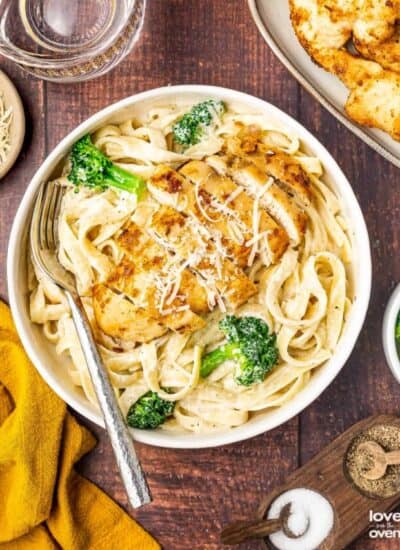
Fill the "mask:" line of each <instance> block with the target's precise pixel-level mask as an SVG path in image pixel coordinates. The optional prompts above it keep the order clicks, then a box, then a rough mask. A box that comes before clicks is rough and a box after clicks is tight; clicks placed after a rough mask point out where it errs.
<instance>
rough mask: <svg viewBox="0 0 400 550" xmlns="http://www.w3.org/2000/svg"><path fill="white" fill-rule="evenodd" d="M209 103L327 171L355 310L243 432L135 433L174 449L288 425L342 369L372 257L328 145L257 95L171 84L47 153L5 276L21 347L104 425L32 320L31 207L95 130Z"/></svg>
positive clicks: (101, 117) (94, 120)
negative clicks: (347, 249) (248, 116)
mask: <svg viewBox="0 0 400 550" xmlns="http://www.w3.org/2000/svg"><path fill="white" fill-rule="evenodd" d="M210 97H214V98H217V99H221V100H223V101H226V102H228V103H231V104H233V105H235V106H237V107H239V108H243V109H246V110H249V111H252V112H256V113H263V114H264V115H267V116H268V117H270V119H271V122H275V123H277V124H280V125H283V126H284V127H286V128H287V129H288V130H289V131H291V132H293V133H294V134H296V135H297V136H298V137H299V138H300V139H301V141H302V146H303V149H304V150H305V151H307V152H309V153H310V154H313V155H315V156H316V157H318V158H319V159H320V160H321V161H322V164H323V166H324V170H325V175H324V179H325V181H326V182H327V183H328V184H329V185H330V186H331V187H332V188H333V189H334V190H335V191H336V193H337V195H338V196H339V198H340V201H341V203H342V210H343V214H344V216H345V218H346V220H347V223H348V226H349V228H350V231H349V232H350V236H351V239H352V241H353V251H354V261H353V268H352V273H351V274H350V275H351V279H352V284H353V289H354V296H355V300H354V304H353V306H352V308H351V311H350V314H349V319H348V322H347V324H346V327H345V330H344V333H343V335H342V337H341V339H340V342H339V343H338V346H337V348H336V350H335V353H334V355H333V357H332V358H331V359H330V360H329V361H327V362H326V363H325V364H324V365H323V366H322V367H320V368H319V369H318V370H316V371H315V372H314V374H313V376H312V378H311V380H310V382H309V383H308V384H307V386H306V387H305V388H304V389H303V390H302V391H300V392H299V393H298V394H297V395H296V396H295V397H294V398H293V399H291V400H290V401H288V402H287V403H285V404H283V405H282V406H281V407H279V408H276V409H272V410H269V411H266V412H263V413H258V414H257V415H254V416H253V417H252V418H251V419H250V421H249V422H247V423H246V424H244V425H243V426H239V427H237V428H234V429H229V430H226V431H223V432H213V433H209V434H194V433H184V434H182V433H181V434H178V433H171V432H169V431H163V430H154V431H142V430H133V436H134V437H135V439H136V440H137V441H141V442H143V443H148V444H151V445H157V446H160V447H175V448H202V447H214V446H218V445H224V444H227V443H234V442H236V441H241V440H243V439H248V438H250V437H253V436H255V435H258V434H260V433H263V432H266V431H268V430H272V429H273V428H275V427H277V426H279V425H280V424H283V423H284V422H286V421H288V420H290V419H291V418H293V417H294V416H295V415H297V414H299V413H300V412H301V411H302V410H303V409H304V408H305V407H307V406H308V405H310V403H312V402H313V401H314V400H315V399H316V398H317V397H318V396H319V395H320V394H321V392H323V390H324V389H325V388H326V387H327V386H328V385H329V384H330V383H331V382H332V380H333V379H334V378H335V376H336V375H337V374H338V373H339V371H340V369H341V368H342V367H343V365H344V364H345V363H346V361H347V359H348V357H349V355H350V353H351V351H352V349H353V347H354V345H355V343H356V340H357V337H358V335H359V333H360V330H361V327H362V325H363V322H364V318H365V315H366V312H367V308H368V302H369V298H370V292H371V255H370V246H369V239H368V233H367V229H366V225H365V221H364V218H363V215H362V213H361V210H360V207H359V205H358V202H357V199H356V197H355V195H354V192H353V190H352V188H351V185H350V184H349V182H348V181H347V179H346V177H345V176H344V174H343V172H342V171H341V169H340V168H339V166H338V165H337V163H336V162H335V160H334V159H333V158H332V156H331V155H330V154H329V153H328V151H327V150H326V149H325V147H324V146H323V145H322V144H321V143H320V142H319V141H318V140H317V139H316V138H315V137H313V136H312V135H311V134H310V132H308V131H307V130H306V129H305V128H304V127H303V126H301V124H299V123H298V122H296V121H295V120H294V119H293V118H291V117H290V116H288V115H286V114H285V113H283V112H282V111H280V110H279V109H277V108H276V107H274V106H273V105H271V104H270V103H267V102H265V101H263V100H261V99H258V98H256V97H253V96H250V95H247V94H244V93H241V92H237V91H234V90H229V89H226V88H219V87H215V86H170V87H166V88H159V89H156V90H150V91H148V92H144V93H141V94H137V95H134V96H132V97H128V98H126V99H124V100H122V101H119V102H118V103H115V104H113V105H111V106H109V107H107V108H106V109H103V110H102V111H99V112H98V113H96V114H95V115H93V116H92V117H90V118H89V119H88V120H86V121H85V122H83V123H82V124H80V125H79V126H78V127H77V128H76V129H75V130H73V131H72V132H71V133H70V134H68V135H67V136H66V137H65V138H64V139H63V140H62V141H61V142H60V143H59V144H58V145H57V147H56V148H55V149H54V150H53V151H52V153H50V155H49V156H48V157H47V159H46V160H45V161H44V163H43V164H42V165H41V167H40V168H39V170H38V171H37V172H36V174H35V175H34V177H33V179H32V181H31V182H30V184H29V185H28V188H27V190H26V192H25V195H24V197H23V199H22V201H21V204H20V207H19V209H18V212H17V214H16V216H15V220H14V223H13V227H12V231H11V237H10V242H9V247H8V258H7V277H8V291H9V297H10V305H11V309H12V313H13V317H14V320H15V324H16V327H17V330H18V333H19V335H20V338H21V340H22V343H23V345H24V347H25V349H26V351H27V353H28V355H29V357H30V358H31V360H32V362H33V364H34V365H35V367H36V368H37V369H38V371H39V372H40V374H41V375H42V377H43V378H44V380H45V381H46V382H47V383H48V384H49V386H51V387H52V388H53V390H54V391H55V392H56V393H57V394H58V395H59V396H60V397H61V398H62V399H64V400H65V401H66V402H67V403H68V404H69V405H70V406H71V407H73V408H74V409H75V410H76V411H78V412H79V413H80V414H82V415H83V416H84V417H86V418H88V419H89V420H91V421H92V422H95V423H96V424H98V425H100V426H103V420H102V417H101V414H100V412H99V410H98V409H97V408H96V407H95V406H94V405H92V404H91V403H90V402H89V401H88V400H87V398H86V397H85V396H84V394H83V392H82V390H81V389H80V388H79V387H77V386H75V385H74V384H73V383H72V381H71V380H70V378H69V376H68V373H67V369H66V368H65V365H66V362H67V361H68V360H69V359H68V358H66V357H59V356H57V355H56V353H55V349H54V346H53V345H52V344H51V343H50V342H48V341H47V339H46V338H45V337H44V335H43V332H42V330H41V328H40V327H39V326H38V325H35V324H33V323H32V322H31V321H30V319H29V308H28V286H27V264H26V260H27V255H28V252H27V232H28V226H29V220H30V214H31V210H32V205H33V201H34V198H35V194H36V192H37V189H38V187H39V185H40V183H41V182H42V181H46V180H49V179H50V178H51V176H52V174H53V172H54V171H55V168H56V166H57V164H58V163H59V162H60V161H61V160H62V159H63V158H64V157H65V156H66V155H67V154H68V153H69V151H70V149H71V147H72V145H73V143H74V142H75V141H77V140H78V139H79V138H80V137H81V136H83V135H84V134H86V133H88V132H94V131H95V130H96V129H97V128H99V127H100V126H103V125H105V124H113V123H118V122H121V121H123V120H124V119H126V118H129V117H132V116H134V115H135V112H137V111H138V110H140V111H142V110H143V109H149V108H150V107H154V105H160V104H171V103H174V102H176V101H177V100H180V101H187V102H193V103H196V102H198V101H201V100H204V99H207V98H210Z"/></svg>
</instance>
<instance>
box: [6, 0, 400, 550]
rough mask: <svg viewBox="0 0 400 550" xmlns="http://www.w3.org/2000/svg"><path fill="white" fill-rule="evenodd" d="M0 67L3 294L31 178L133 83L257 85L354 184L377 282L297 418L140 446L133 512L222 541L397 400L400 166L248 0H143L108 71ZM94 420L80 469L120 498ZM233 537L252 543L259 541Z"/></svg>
mask: <svg viewBox="0 0 400 550" xmlns="http://www.w3.org/2000/svg"><path fill="white" fill-rule="evenodd" d="M0 67H1V68H4V69H5V70H6V71H7V72H8V74H9V75H10V76H11V77H12V78H13V79H14V81H15V82H16V84H17V86H18V88H19V90H20V92H21V95H22V98H23V100H24V103H25V106H26V112H27V127H28V132H27V138H26V144H25V147H24V150H23V153H22V154H21V156H20V158H19V161H18V163H17V165H16V166H15V167H14V169H13V170H12V171H11V172H10V173H9V175H8V176H7V177H6V179H5V180H4V181H2V182H1V184H0V268H1V273H0V293H1V295H2V296H3V297H4V298H7V291H6V269H5V261H6V260H5V258H6V249H7V241H8V235H9V231H10V228H11V223H12V220H13V217H14V213H15V211H16V209H17V207H18V204H19V201H20V198H21V196H22V195H23V193H24V190H25V188H26V186H27V185H28V183H29V181H30V178H31V176H32V175H33V173H34V172H35V170H36V169H37V168H38V166H39V165H40V164H41V162H42V161H43V160H44V158H45V157H46V155H47V154H48V152H49V151H51V150H52V149H53V147H54V146H55V145H56V144H57V143H58V141H59V140H60V139H61V138H63V137H64V136H65V135H66V134H67V133H68V132H69V131H70V130H72V129H73V128H74V127H75V126H76V125H77V124H78V123H79V122H82V121H83V120H85V119H86V118H87V117H88V116H89V115H91V114H93V113H95V112H96V111H98V110H99V109H101V108H103V107H105V106H106V105H108V104H110V103H113V102H115V101H117V100H119V99H121V98H124V97H126V96H129V95H131V94H134V93H136V92H140V91H143V90H147V89H149V88H154V87H157V86H163V85H166V84H170V83H171V84H184V83H206V84H216V85H220V86H227V87H231V88H235V89H239V90H242V91H245V92H248V93H250V94H254V95H256V96H259V97H262V98H264V99H266V100H268V101H270V102H272V103H274V104H275V105H277V106H278V107H280V108H281V109H283V110H284V111H286V112H287V113H289V114H290V115H292V116H293V117H295V118H296V119H297V120H299V121H300V122H301V123H302V124H304V125H305V126H306V127H307V128H308V129H309V130H310V131H311V132H312V133H313V134H315V135H316V136H317V138H319V139H320V140H321V141H322V143H323V144H324V145H325V146H326V147H327V148H328V150H329V151H330V152H331V153H332V155H333V156H334V157H335V158H336V160H337V161H338V163H339V164H340V166H341V167H342V168H343V170H344V172H345V174H346V175H347V177H348V178H349V180H350V182H351V184H352V185H353V187H354V190H355V192H356V194H357V196H358V199H359V201H360V203H361V207H362V209H363V212H364V215H365V216H366V220H367V224H368V229H369V234H370V238H371V246H372V254H373V264H374V285H373V293H372V300H371V305H370V309H369V314H368V317H367V321H366V324H365V327H364V330H363V332H362V335H361V337H360V339H359V341H358V344H357V346H356V348H355V350H354V353H353V354H352V357H351V359H350V360H349V361H348V363H347V365H346V366H345V367H344V369H343V371H342V372H341V373H340V375H339V376H338V377H337V379H336V380H335V381H334V383H333V384H332V385H331V386H330V387H329V388H328V389H327V390H326V391H325V392H324V393H323V395H322V396H321V397H320V398H319V399H318V400H317V401H316V402H315V403H314V404H313V405H311V406H310V407H308V408H307V410H305V411H304V412H303V413H302V414H301V415H300V416H298V417H296V418H294V419H293V420H291V421H290V422H287V423H286V424H284V425H283V426H281V427H280V428H278V429H275V430H274V431H272V432H269V433H266V434H264V435H261V436H259V437H256V438H254V439H251V440H250V441H245V442H243V443H239V444H236V445H230V446H227V447H223V448H218V449H210V450H207V449H206V450H198V451H183V450H177V451H174V450H167V449H159V448H152V447H147V446H144V445H140V446H138V447H139V454H140V458H141V461H142V464H143V466H144V469H145V471H146V473H147V476H148V479H149V482H150V486H151V489H152V493H153V496H154V503H153V504H152V505H151V506H149V507H147V508H144V509H143V510H140V511H138V512H135V513H134V514H133V516H134V517H135V518H137V519H138V520H139V521H140V522H141V523H142V525H143V526H144V527H145V528H147V529H148V530H149V531H150V532H151V533H152V534H153V535H154V536H156V537H157V538H158V540H159V541H160V543H161V544H162V545H163V547H164V548H165V549H166V550H183V549H184V550H211V549H212V550H214V549H218V548H221V547H222V546H221V545H220V544H219V542H218V541H219V531H220V529H221V526H222V525H224V524H225V523H226V522H229V521H232V520H236V519H239V518H242V517H246V516H248V515H251V514H252V513H253V512H254V511H255V510H256V508H257V505H258V502H259V500H260V498H261V496H262V495H263V494H265V493H266V492H268V491H269V490H270V489H272V488H273V487H274V486H276V485H277V484H279V483H280V482H282V481H283V480H284V479H285V476H286V475H287V474H288V473H289V472H291V471H293V470H294V469H295V468H296V467H297V466H299V465H300V464H302V463H304V462H305V461H307V460H308V459H309V458H310V457H312V456H313V455H314V454H315V453H317V452H318V451H319V450H320V449H321V448H322V447H323V446H324V445H325V444H327V443H328V442H329V441H331V440H332V439H333V438H334V437H335V436H337V435H338V434H340V433H341V432H342V431H343V430H345V429H346V428H348V427H349V426H350V425H351V424H353V423H354V422H356V421H357V420H359V419H362V418H364V417H366V416H368V415H370V414H374V413H397V412H398V409H399V407H400V388H399V386H398V385H397V383H396V382H395V380H394V378H393V377H392V375H391V374H390V371H389V369H388V368H387V366H386V363H385V360H384V356H383V350H382V345H381V324H382V315H383V311H384V307H385V304H386V301H387V299H388V297H389V295H390V292H391V290H392V289H393V287H394V285H395V284H396V281H398V280H399V279H400V261H399V259H398V257H397V254H398V253H400V201H399V200H398V197H399V191H398V189H399V181H398V180H399V175H400V173H399V171H398V170H397V169H396V168H395V167H394V166H392V165H391V164H389V163H388V162H386V161H385V160H384V159H383V158H381V157H380V156H379V155H378V154H377V153H375V152H374V151H372V150H371V149H369V148H368V147H367V146H366V145H364V144H363V143H362V142H361V141H360V140H359V139H357V138H356V137H355V136H353V135H352V134H351V133H350V132H349V131H348V130H346V129H345V128H344V127H343V126H342V125H341V124H339V123H338V122H337V121H336V120H335V119H334V118H333V117H332V116H331V115H329V114H328V113H327V112H326V111H325V110H324V109H323V108H322V107H320V106H319V104H318V103H317V102H316V101H315V100H314V99H313V98H312V97H310V96H309V95H308V94H307V93H306V92H305V91H303V90H302V88H300V86H299V85H298V84H297V83H296V82H295V80H294V79H293V78H292V77H291V76H290V75H289V73H288V72H287V71H286V69H285V68H284V67H283V66H282V65H281V64H280V63H279V61H278V60H277V59H275V57H274V56H273V54H272V52H271V51H270V50H269V49H268V47H267V45H266V44H265V43H264V42H263V40H262V38H261V37H260V35H259V33H258V31H257V30H256V27H255V25H254V23H253V21H252V19H251V17H250V14H249V11H248V8H247V5H246V2H245V1H244V0H201V1H198V0H151V1H149V6H148V11H147V14H146V22H145V26H144V29H143V32H142V35H141V38H140V40H139V43H138V44H137V46H136V47H135V49H134V51H133V52H132V53H131V54H130V56H129V57H128V58H127V59H126V60H125V61H124V62H123V63H122V64H121V65H120V66H119V67H117V69H116V70H114V71H113V72H111V73H110V74H108V75H106V76H104V77H102V78H100V79H98V80H94V81H91V82H88V83H83V84H76V85H70V84H66V85H61V84H53V83H45V82H41V81H39V80H35V79H33V78H31V77H29V76H27V75H25V74H24V73H22V72H21V71H20V70H19V69H18V68H17V67H15V66H13V65H12V64H11V63H8V62H5V60H2V61H1V63H0ZM86 424H88V423H87V422H86ZM90 428H91V429H92V431H93V432H95V433H96V435H97V437H98V439H99V444H98V446H97V449H96V450H95V451H94V452H93V453H92V454H91V455H90V456H89V457H87V458H85V459H84V460H83V462H82V464H81V466H80V470H81V471H82V472H84V473H85V474H86V475H88V476H89V477H90V478H91V479H92V480H93V481H95V482H96V483H97V484H98V485H100V486H101V487H103V488H104V490H105V491H106V492H107V493H108V494H109V495H111V496H112V497H113V498H115V499H116V500H117V501H118V502H119V503H120V504H121V505H122V506H124V507H126V505H127V500H126V497H125V494H124V491H123V488H122V485H121V482H120V480H119V477H118V473H117V469H116V466H115V464H114V460H113V457H112V451H111V447H110V445H109V443H108V441H107V436H106V434H105V433H104V432H103V431H102V430H101V429H99V428H97V427H95V426H94V425H90ZM398 547H399V546H398V541H397V542H396V541H390V540H386V541H385V542H381V543H379V542H373V541H369V540H368V538H367V536H365V537H364V538H363V539H362V540H359V541H358V542H357V543H355V544H354V545H353V546H352V548H354V549H363V550H368V549H372V548H373V549H376V548H385V549H392V548H393V549H394V548H398ZM241 548H243V550H245V549H249V550H250V549H257V548H259V544H258V543H257V542H254V543H250V544H247V545H242V547H241ZM113 550H114V549H113ZM115 550H118V548H117V547H116V548H115Z"/></svg>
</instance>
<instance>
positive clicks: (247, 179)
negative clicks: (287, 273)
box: [207, 155, 307, 245]
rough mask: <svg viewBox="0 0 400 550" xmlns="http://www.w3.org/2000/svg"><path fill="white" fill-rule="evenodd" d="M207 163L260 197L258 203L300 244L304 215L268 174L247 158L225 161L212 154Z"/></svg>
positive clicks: (303, 230) (303, 229) (221, 157)
mask: <svg viewBox="0 0 400 550" xmlns="http://www.w3.org/2000/svg"><path fill="white" fill-rule="evenodd" d="M207 163H208V164H210V166H212V167H213V168H214V169H215V170H216V171H217V172H219V173H220V174H228V175H229V176H231V177H232V178H233V179H234V180H235V181H236V182H237V183H239V184H240V185H243V186H244V187H245V188H246V190H247V191H248V193H250V194H251V195H252V196H253V197H254V196H258V197H260V204H261V206H262V207H263V208H265V210H267V211H268V212H269V213H270V214H271V216H272V217H273V218H275V219H276V220H277V221H278V222H279V223H280V225H282V227H284V228H285V230H286V232H287V234H288V235H289V238H290V240H291V241H292V242H293V244H295V245H297V244H299V243H300V241H301V240H302V238H303V236H304V233H305V230H306V226H307V215H306V214H305V213H304V212H303V211H302V210H301V208H299V206H297V204H296V203H295V201H294V200H293V199H292V198H291V197H290V196H289V195H288V194H287V193H286V192H285V191H284V190H283V189H281V188H280V187H279V185H278V184H277V183H275V180H274V179H273V178H272V177H271V176H269V175H268V174H267V173H266V172H264V171H263V170H261V169H260V168H258V166H256V164H254V163H253V162H251V160H245V159H237V161H235V162H229V159H228V158H227V157H226V156H225V157H224V156H217V155H215V156H212V157H208V158H207Z"/></svg>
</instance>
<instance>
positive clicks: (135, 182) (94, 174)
mask: <svg viewBox="0 0 400 550" xmlns="http://www.w3.org/2000/svg"><path fill="white" fill-rule="evenodd" d="M68 179H69V181H71V182H72V183H73V184H75V185H76V186H77V187H79V186H80V185H84V186H85V187H94V188H96V189H100V190H102V191H104V190H105V189H107V188H108V187H116V188H117V189H122V190H124V191H128V192H129V193H134V194H135V195H137V197H138V198H140V195H141V194H142V192H143V190H144V189H145V187H146V184H145V182H144V180H143V179H142V178H140V177H139V176H135V174H131V173H130V172H127V171H126V170H123V169H122V168H119V167H118V166H116V165H115V164H114V163H113V162H112V161H111V160H110V159H109V158H107V157H106V156H105V155H104V154H103V153H102V152H101V151H100V150H99V149H98V148H97V147H95V146H94V145H93V143H92V140H91V139H90V136H89V135H86V136H84V137H83V138H81V139H80V140H79V141H77V142H76V143H75V144H74V146H73V147H72V151H71V172H70V174H69V175H68Z"/></svg>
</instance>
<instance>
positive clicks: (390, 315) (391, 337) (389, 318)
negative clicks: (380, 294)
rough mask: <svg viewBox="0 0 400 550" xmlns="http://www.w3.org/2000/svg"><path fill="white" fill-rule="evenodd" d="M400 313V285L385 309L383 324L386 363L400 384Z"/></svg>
mask: <svg viewBox="0 0 400 550" xmlns="http://www.w3.org/2000/svg"><path fill="white" fill-rule="evenodd" d="M399 313H400V283H399V284H398V285H397V286H396V288H395V289H394V291H393V292H392V294H391V296H390V298H389V301H388V303H387V305H386V308H385V313H384V316H383V323H382V343H383V351H384V353H385V358H386V362H387V364H388V365H389V368H390V370H391V371H392V374H393V376H394V377H395V378H396V380H397V382H400V358H399V353H398V351H397V346H396V339H395V330H396V321H397V317H398V315H399Z"/></svg>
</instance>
